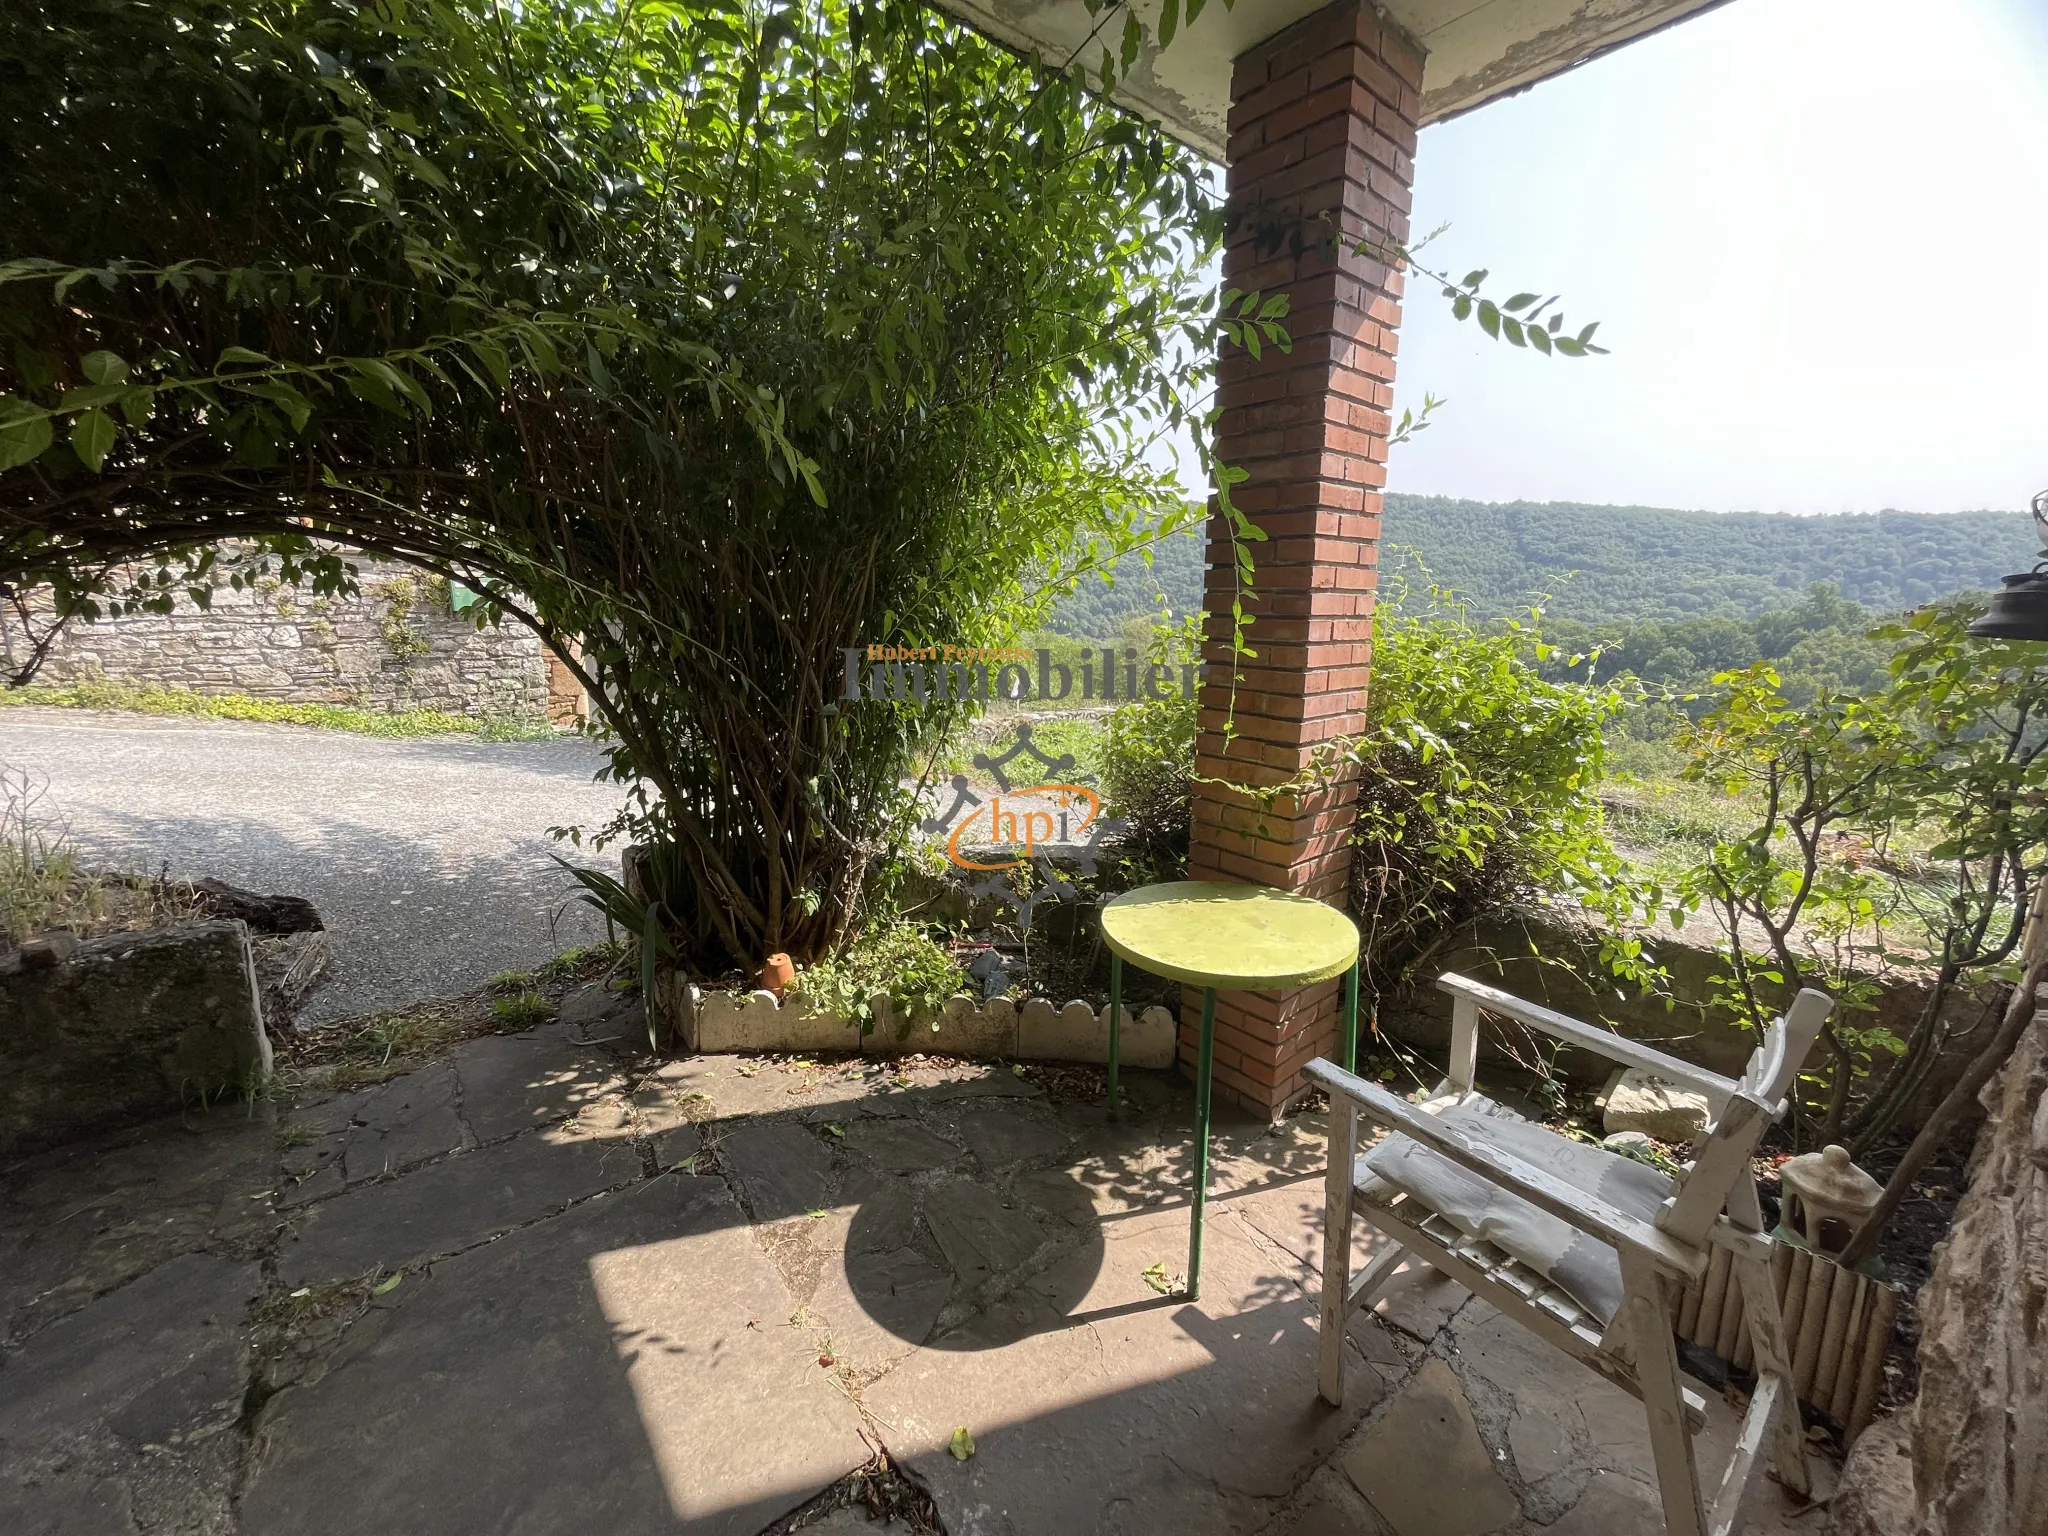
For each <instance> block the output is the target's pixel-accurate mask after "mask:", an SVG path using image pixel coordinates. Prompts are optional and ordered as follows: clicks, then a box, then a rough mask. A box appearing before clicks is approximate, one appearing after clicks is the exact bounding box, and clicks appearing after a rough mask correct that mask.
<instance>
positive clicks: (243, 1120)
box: [0, 1000, 1831, 1536]
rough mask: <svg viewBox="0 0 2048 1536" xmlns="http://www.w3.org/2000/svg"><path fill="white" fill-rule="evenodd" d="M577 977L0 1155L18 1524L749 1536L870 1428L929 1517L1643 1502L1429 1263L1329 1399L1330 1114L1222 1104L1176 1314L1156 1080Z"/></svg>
mask: <svg viewBox="0 0 2048 1536" xmlns="http://www.w3.org/2000/svg"><path fill="white" fill-rule="evenodd" d="M585 1003H586V1005H585V1006H582V1007H580V1008H579V1007H578V1006H577V1004H576V1002H575V1001H573V1000H572V1004H571V1007H570V1008H569V1009H568V1010H566V1011H565V1012H566V1015H567V1016H570V1017H574V1016H576V1015H578V1014H579V1013H580V1014H581V1015H583V1016H584V1019H585V1022H584V1023H583V1024H581V1025H578V1024H573V1023H566V1022H564V1023H556V1024H552V1025H549V1026H547V1027H545V1028H542V1029H539V1030H537V1031H534V1032H533V1033H531V1034H528V1035H521V1036H500V1037H491V1038H486V1039H481V1040H475V1041H472V1042H470V1043H469V1044H467V1045H465V1046H463V1047H461V1048H460V1049H459V1050H457V1051H456V1052H454V1053H453V1054H452V1055H451V1056H450V1057H448V1058H447V1059H445V1060H443V1061H441V1062H439V1063H436V1064H434V1065H431V1066H428V1067H426V1068H424V1069H422V1070H420V1071H417V1072H414V1073H411V1074H409V1075H407V1076H405V1077H401V1078H397V1079H394V1080H392V1081H391V1082H388V1083H385V1084H382V1085H379V1086H376V1087H372V1088H368V1089H364V1090H362V1091H360V1092H357V1093H353V1094H347V1095H342V1096H338V1097H333V1098H329V1099H326V1100H324V1101H321V1102H308V1103H304V1104H300V1105H295V1106H269V1105H265V1106H259V1108H258V1111H257V1112H256V1113H254V1114H250V1113H248V1112H245V1111H244V1110H243V1109H242V1108H241V1107H239V1106H236V1107H233V1108H230V1109H227V1110H223V1111H218V1112H215V1113H213V1114H211V1115H208V1116H205V1117H201V1118H196V1119H192V1120H189V1121H185V1122H175V1121H174V1122H169V1123H164V1124H159V1125H157V1126H153V1127H149V1128H146V1129H144V1130H141V1131H138V1132H134V1133H130V1134H126V1135H123V1136H118V1137H113V1138H109V1139H107V1140H104V1141H101V1142H96V1143H89V1144H80V1145H76V1146H73V1147H70V1148H66V1149H62V1150H60V1151H57V1152H53V1153H49V1154H45V1155H43V1156H41V1157H38V1158H34V1159H31V1160H29V1161H27V1162H25V1163H21V1164H18V1165H16V1166H14V1167H13V1168H10V1169H7V1170H5V1171H4V1173H0V1319H4V1326H5V1329H6V1339H7V1343H6V1346H5V1349H4V1352H0V1529H4V1530H6V1531H9V1532H11V1533H17V1536H33V1533H43V1532H55V1531H63V1532H66V1533H78V1532H85V1533H97V1532H102V1531H104V1532H120V1533H124V1536H125V1533H128V1532H132V1531H136V1530H146V1531H179V1532H186V1531H189V1532H245V1533H252V1536H254V1533H264V1536H268V1533H278V1536H284V1533H292V1536H324V1533H328V1532H334V1533H344V1532H345V1533H349V1536H359V1533H360V1532H362V1531H365V1530H378V1531H385V1532H392V1533H399V1536H407V1533H415V1532H417V1533H434V1536H469V1533H499V1532H518V1533H536V1536H545V1533H555V1532H566V1531H584V1530H603V1531H608V1532H616V1533H629V1536H630V1533H638V1532H664V1531H675V1530H687V1531H692V1532H696V1531H703V1532H720V1533H731V1536H755V1533H757V1532H762V1531H766V1530H775V1531H781V1530H784V1529H787V1528H789V1526H788V1524H787V1517H789V1516H790V1514H791V1513H792V1511H796V1510H798V1509H799V1507H800V1506H805V1505H806V1503H807V1501H809V1500H812V1499H813V1497H814V1496H815V1495H817V1494H818V1493H819V1491H820V1490H821V1489H825V1488H827V1487H828V1485H831V1484H833V1483H834V1481H835V1480H836V1479H839V1478H841V1477H842V1476H844V1475H845V1474H847V1473H848V1472H850V1471H852V1470H853V1469H855V1468H857V1467H860V1466H861V1465H862V1464H863V1463H866V1462H868V1461H869V1460H870V1459H871V1457H872V1456H873V1455H874V1453H875V1451H877V1450H885V1451H886V1453H887V1454H888V1455H889V1456H890V1457H891V1458H893V1459H894V1460H895V1462H896V1463H897V1464H898V1465H899V1466H901V1467H902V1468H903V1469H904V1470H905V1471H906V1472H907V1473H908V1474H909V1476H910V1477H911V1478H912V1479H914V1480H915V1481H916V1482H918V1483H920V1484H922V1485H923V1487H924V1488H925V1489H926V1490H928V1492H929V1494H930V1496H931V1498H932V1499H933V1501H934V1502H935V1504H936V1507H937V1509H938V1512H939V1515H940V1518H941V1520H942V1522H943V1525H944V1529H945V1530H946V1531H947V1532H950V1533H951V1536H982V1533H1019V1536H1029V1533H1040V1532H1056V1533H1060V1536H1080V1533H1093V1532H1103V1533H1111V1532H1117V1533H1139V1532H1155V1531H1156V1532H1173V1533H1204V1532H1232V1533H1236V1532H1247V1533H1249V1532H1268V1533H1272V1536H1339V1533H1374V1536H1378V1533H1382V1532H1387V1531H1393V1532H1398V1533H1400V1536H1450V1533H1478V1532H1483V1531H1496V1530H1497V1531H1504V1532H1514V1533H1522V1532H1533V1531H1547V1532H1552V1533H1556V1536H1610V1533H1612V1536H1632V1533H1636V1532H1654V1531H1656V1530H1658V1529H1659V1528H1660V1520H1659V1517H1658V1515H1657V1513H1656V1502H1655V1497H1654V1492H1653V1490H1652V1487H1651V1483H1650V1473H1649V1470H1648V1468H1649V1449H1648V1443H1647V1437H1646V1434H1645V1431H1644V1427H1643V1420H1642V1415H1641V1411H1640V1409H1639V1408H1638V1407H1637V1406H1636V1405H1635V1404H1634V1402H1633V1401H1631V1400H1630V1399H1628V1398H1626V1397H1624V1396H1623V1395H1622V1394H1621V1393H1619V1392H1618V1391H1616V1390H1615V1389H1613V1388H1611V1387H1609V1386H1607V1385H1606V1384H1605V1383H1603V1382H1601V1381H1599V1380H1598V1379H1597V1378H1595V1377H1593V1376H1591V1375H1590V1374H1588V1373H1586V1372H1584V1371H1583V1370H1582V1369H1581V1368H1580V1367H1578V1366H1576V1365H1574V1364H1573V1363H1572V1362H1570V1361H1567V1360H1565V1359H1564V1358H1563V1357H1561V1356H1558V1355H1556V1354H1554V1353H1552V1352H1550V1351H1549V1350H1548V1349H1547V1348H1545V1347H1544V1346H1542V1345H1540V1344H1538V1343H1537V1342H1535V1341H1534V1340H1531V1339H1529V1338H1527V1337H1525V1336H1524V1335H1522V1334H1521V1333H1520V1332H1519V1331H1518V1330H1516V1329H1515V1328H1513V1327H1511V1326H1509V1325H1508V1324H1507V1323H1506V1322H1505V1320H1504V1319H1502V1318H1501V1317H1500V1316H1499V1315H1498V1314H1496V1313H1494V1312H1493V1311H1492V1310H1491V1309H1490V1308H1488V1307H1487V1306H1486V1305H1485V1304H1484V1303H1481V1302H1478V1301H1475V1300H1473V1299H1472V1298H1470V1297H1469V1296H1467V1295H1466V1294H1465V1293H1464V1292H1463V1291H1462V1290H1459V1289H1458V1288H1457V1287H1455V1286H1452V1285H1450V1284H1449V1283H1448V1282H1446V1281H1443V1280H1441V1279H1439V1278H1433V1277H1428V1276H1421V1277H1403V1280H1402V1281H1401V1282H1400V1283H1399V1285H1398V1287H1397V1290H1396V1293H1395V1294H1394V1295H1393V1296H1392V1297H1391V1298H1390V1301H1389V1302H1388V1303H1387V1304H1385V1305H1384V1306H1383V1308H1382V1315H1379V1316H1373V1317H1362V1318H1359V1319H1358V1320H1356V1321H1355V1322H1354V1324H1353V1326H1352V1330H1351V1334H1350V1345H1351V1347H1352V1348H1353V1350H1354V1351H1355V1352H1356V1354H1355V1358H1356V1361H1357V1362H1358V1363H1357V1366H1356V1368H1354V1370H1353V1371H1352V1372H1351V1382H1352V1384H1353V1399H1352V1401H1350V1402H1349V1403H1347V1405H1346V1406H1345V1407H1344V1408H1343V1409H1342V1410H1331V1409H1327V1408H1325V1407H1323V1406H1321V1405H1320V1404H1319V1403H1318V1401H1317V1399H1316V1395H1315V1388H1314V1356H1315V1348H1316V1327H1317V1303H1316V1284H1317V1278H1316V1271H1315V1265H1316V1263H1317V1262H1318V1260H1319V1257H1320V1238H1319V1236H1318V1233H1317V1223H1318V1214H1319V1208H1320V1199H1321V1169H1322V1161H1323V1148H1322V1134H1323V1127H1322V1124H1321V1122H1320V1117H1318V1116H1314V1115H1304V1116H1300V1117H1297V1118H1295V1119H1293V1120H1290V1121H1287V1122H1285V1123H1284V1124H1283V1125H1282V1126H1280V1127H1279V1128H1278V1129H1276V1130H1273V1131H1270V1132H1269V1131H1268V1130H1267V1128H1266V1127H1265V1126H1263V1125H1256V1124H1250V1123H1235V1124H1225V1125H1223V1126H1222V1127H1221V1129H1220V1131H1219V1136H1218V1142H1217V1157H1216V1172H1215V1184H1214V1189H1215V1191H1216V1193H1217V1195H1218V1196H1220V1198H1214V1199H1212V1203H1211V1206H1210V1211H1211V1218H1210V1224H1209V1228H1208V1240H1207V1246H1206V1248H1205V1257H1204V1276H1203V1280H1204V1294H1203V1296H1202V1299H1201V1301H1200V1302H1199V1303H1188V1302H1186V1301H1183V1300H1181V1299H1180V1298H1179V1297H1177V1296H1173V1295H1168V1294H1162V1293H1161V1292H1160V1290H1159V1289H1158V1287H1159V1285H1161V1284H1165V1285H1168V1286H1169V1287H1170V1286H1171V1284H1172V1282H1173V1281H1174V1280H1176V1279H1177V1278H1178V1274H1179V1270H1180V1268H1181V1266H1182V1265H1183V1264H1184V1263H1185V1254H1186V1230H1187V1204H1186V1201H1187V1194H1188V1188H1189V1167H1190V1161H1191V1126H1192V1118H1193V1117H1192V1111H1191V1095H1190V1094H1189V1092H1188V1090H1187V1087H1186V1085H1185V1084H1184V1083H1182V1082H1181V1081H1180V1080H1179V1079H1177V1078H1174V1077H1171V1076H1167V1075H1147V1074H1141V1073H1134V1074H1131V1075H1130V1078H1131V1091H1132V1097H1133V1101H1134V1102H1133V1104H1132V1106H1131V1109H1130V1111H1129V1112H1128V1114H1127V1115H1126V1117H1125V1119H1124V1120H1123V1121H1122V1122H1121V1123H1110V1122H1108V1121H1107V1120H1106V1119H1105V1116H1104V1114H1103V1111H1102V1108H1101V1105H1100V1103H1099V1102H1097V1101H1093V1100H1078V1099H1068V1098H1066V1097H1065V1096H1064V1095H1063V1094H1062V1093H1061V1092H1060V1090H1061V1089H1062V1088H1064V1087H1065V1086H1066V1083H1067V1081H1068V1080H1077V1081H1079V1082H1080V1083H1082V1084H1084V1085H1085V1084H1088V1083H1089V1082H1090V1081H1091V1080H1092V1081H1093V1082H1094V1083H1095V1085H1096V1086H1098V1087H1099V1079H1094V1078H1093V1074H1086V1073H1082V1074H1074V1073H1066V1074H1062V1073H1058V1072H1054V1073H1041V1074H1038V1075H1036V1076H1034V1077H1031V1078H1027V1077H1023V1076H1020V1075H1018V1074H1017V1072H1015V1071H1014V1070H1013V1069H1011V1068H1009V1067H1007V1066H1003V1065H999V1064H997V1065H990V1064H970V1063H944V1062H936V1061H928V1060H920V1061H917V1062H915V1063H912V1064H909V1065H905V1066H902V1067H900V1068H899V1067H895V1066H878V1065H877V1063H876V1062H874V1061H873V1060H872V1059H870V1060H867V1061H858V1060H856V1061H852V1062H846V1063H834V1062H821V1063H812V1064H792V1063H786V1062H785V1063H776V1062H768V1061H756V1060H748V1059H745V1058H740V1057H730V1056H726V1057H703V1058H696V1059H692V1060H686V1061H679V1062H673V1063H669V1064H666V1065H662V1066H660V1067H659V1068H658V1069H655V1070H649V1069H648V1067H647V1064H646V1063H645V1062H644V1061H636V1060H635V1058H633V1057H632V1056H630V1055H628V1054H625V1053H624V1051H625V1046H626V1043H627V1042H625V1041H623V1040H620V1039H618V1038H616V1037H615V1034H614V1031H613V1029H612V1028H610V1027H609V1026H608V1025H607V1024H606V1023H605V1022H604V1020H603V1019H602V1017H601V1013H600V1010H598V1009H597V1008H596V1007H594V1006H589V1005H588V1000H585ZM1049 1089H1050V1090H1052V1091H1048V1090H1049ZM394 1276H395V1277H397V1278H396V1281H395V1283H394V1282H393V1277H394ZM1710 1401H1711V1404H1712V1411H1711V1414H1710V1418H1709V1424H1708V1428H1707V1430H1706V1431H1705V1432H1704V1434H1703V1437H1702V1440H1703V1445H1702V1453H1701V1454H1702V1461H1703V1464H1704V1465H1705V1466H1706V1467H1707V1468H1708V1469H1709V1470H1710V1471H1711V1470H1714V1469H1717V1468H1718V1465H1719V1462H1720V1460H1721V1459H1722V1458H1723V1457H1725V1455H1726V1452H1727V1446H1728V1443H1729V1440H1730V1437H1731V1436H1732V1433H1733V1428H1734V1424H1735V1417H1736V1416H1735V1414H1734V1413H1733V1412H1732V1411H1731V1410H1730V1409H1729V1407H1728V1406H1727V1405H1726V1404H1724V1403H1721V1402H1720V1401H1719V1400H1718V1399H1710ZM961 1429H965V1430H966V1431H967V1433H968V1435H969V1436H971V1437H972V1440H973V1444H974V1452H973V1454H972V1455H971V1456H970V1457H968V1458H967V1459H964V1460H962V1459H958V1458H956V1457H955V1456H954V1455H953V1454H952V1453H951V1450H950V1447H951V1446H952V1445H953V1444H954V1443H955V1437H956V1432H957V1431H959V1430H961ZM963 1448H964V1445H963ZM1818 1471H1819V1473H1820V1477H1821V1480H1822V1481H1823V1483H1824V1484H1825V1483H1826V1481H1827V1479H1828V1478H1829V1475H1830V1473H1831V1469H1830V1468H1826V1467H1820V1468H1818ZM1757 1503H1758V1504H1759V1505H1760V1506H1761V1508H1760V1511H1759V1513H1758V1515H1757V1517H1756V1521H1755V1529H1756V1530H1758V1531H1762V1532H1779V1531H1785V1532H1789V1531H1799V1532H1808V1531H1811V1530H1813V1529H1815V1528H1816V1527H1817V1526H1818V1524H1819V1523H1820V1522H1819V1519H1818V1518H1817V1516H1816V1512H1814V1511H1811V1510H1809V1511H1807V1514H1806V1518H1804V1519H1801V1518H1799V1512H1798V1509H1797V1507H1796V1506H1795V1505H1794V1504H1793V1502H1792V1501H1791V1500H1790V1499H1789V1498H1788V1497H1787V1496H1786V1495H1784V1494H1783V1493H1782V1492H1781V1491H1779V1490H1778V1489H1777V1488H1776V1487H1775V1485H1770V1486H1768V1487H1767V1488H1766V1490H1765V1491H1764V1492H1763V1493H1762V1494H1760V1496H1759V1498H1758V1500H1757ZM802 1519H803V1522H804V1528H808V1529H816V1530H822V1531H830V1532H859V1531H879V1530H880V1529H882V1527H876V1526H871V1525H869V1524H868V1523H867V1522H866V1520H865V1518H864V1517H863V1516H861V1515H860V1514H858V1513H857V1512H856V1511H853V1510H846V1509H842V1510H839V1511H838V1512H836V1513H831V1514H829V1515H828V1514H825V1513H823V1512H822V1511H815V1510H814V1511H811V1512H808V1513H806V1514H805V1515H804V1516H803V1517H802ZM814 1519H815V1521H816V1522H817V1523H815V1524H814V1523H813V1520H814ZM888 1529H891V1530H905V1529H907V1527H905V1526H902V1525H900V1524H898V1525H894V1526H891V1527H888Z"/></svg>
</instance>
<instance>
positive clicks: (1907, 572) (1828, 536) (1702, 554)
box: [1381, 496, 2035, 621]
mask: <svg viewBox="0 0 2048 1536" xmlns="http://www.w3.org/2000/svg"><path fill="white" fill-rule="evenodd" d="M1381 538H1382V539H1383V541H1384V542H1385V543H1387V544H1390V545H1407V546H1409V547H1411V548H1413V549H1414V550H1415V551H1416V552H1417V554H1418V555H1420V557H1421V559H1422V561H1423V563H1424V564H1425V565H1427V566H1428V567H1429V570H1430V573H1431V574H1432V575H1433V576H1434V577H1435V578H1436V580H1437V581H1438V582H1440V583H1441V584H1442V585H1444V586H1447V587H1452V588H1455V589H1456V590H1458V591H1459V592H1462V593H1464V594H1465V595H1466V596H1467V597H1468V598H1470V600H1471V602H1472V605H1473V608H1474V610H1475V611H1476V612H1479V613H1484V614H1493V613H1505V612H1507V611H1509V610H1511V609H1513V608H1516V607H1518V606H1521V605H1522V604H1525V603H1527V602H1528V601H1530V600H1531V599H1532V598H1535V597H1538V596H1546V595H1547V598H1548V601H1547V602H1546V604H1545V607H1546V609H1547V611H1549V612H1551V613H1554V614H1557V615H1558V616H1559V617H1565V618H1574V619H1585V620H1589V621H1591V620H1600V619H1691V618H1708V617H1718V618H1731V619H1741V618H1753V617H1755V616H1756V615H1757V614H1760V613H1764V612H1767V611H1769V610H1772V609H1778V608H1787V607H1790V606H1792V605H1793V604H1795V603H1797V602H1798V601H1799V600H1800V599H1801V598H1802V597H1803V596H1804V595H1805V593H1806V590H1807V588H1809V587H1811V586H1812V585H1813V584H1814V583H1815V582H1820V581H1825V582H1832V583H1833V584H1834V585H1835V587H1836V588H1837V589H1838V590H1839V591H1840V592H1841V594H1842V596H1844V597H1846V598H1848V599H1849V600H1850V601H1852V602H1857V603H1861V604H1862V605H1863V606H1864V607H1865V608H1869V609H1873V610H1875V611H1878V612H1884V611H1886V610H1891V609H1898V608H1906V607H1911V606H1912V605H1914V604H1916V603H1924V602H1927V601H1928V600H1929V599H1931V598H1937V597H1946V596H1948V595H1949V594H1950V593H1952V592H1964V591H1970V590H1976V589H1982V588H1986V587H1991V586H1995V585H1997V583H1998V578H1999V577H2001V576H2003V575H2004V574H2005V573H2006V572H2008V571H2020V570H2026V569H2027V568H2028V567H2029V566H2031V565H2032V564H2033V561H2034V558H2035V556H2034V525H2033V522H2032V520H2031V519H2030V518H2028V517H2027V516H2026V515H2025V514H2024V513H2018V512H1960V513H1954V514H1950V515H1939V514H1934V513H1924V512H1877V513H1872V514H1869V515H1867V516H1851V515H1834V516H1823V517H1791V516H1786V515H1783V514H1771V513H1761V512H1679V511H1673V510H1671V509H1669V508H1664V507H1590V506H1580V505H1576V504H1573V503H1570V502H1545V503H1537V502H1504V503H1494V502H1478V501H1454V500H1452V499H1450V498H1449V497H1444V496H1389V497H1388V498H1387V515H1386V522H1385V525H1384V527H1383V529H1382V532H1381Z"/></svg>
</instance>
